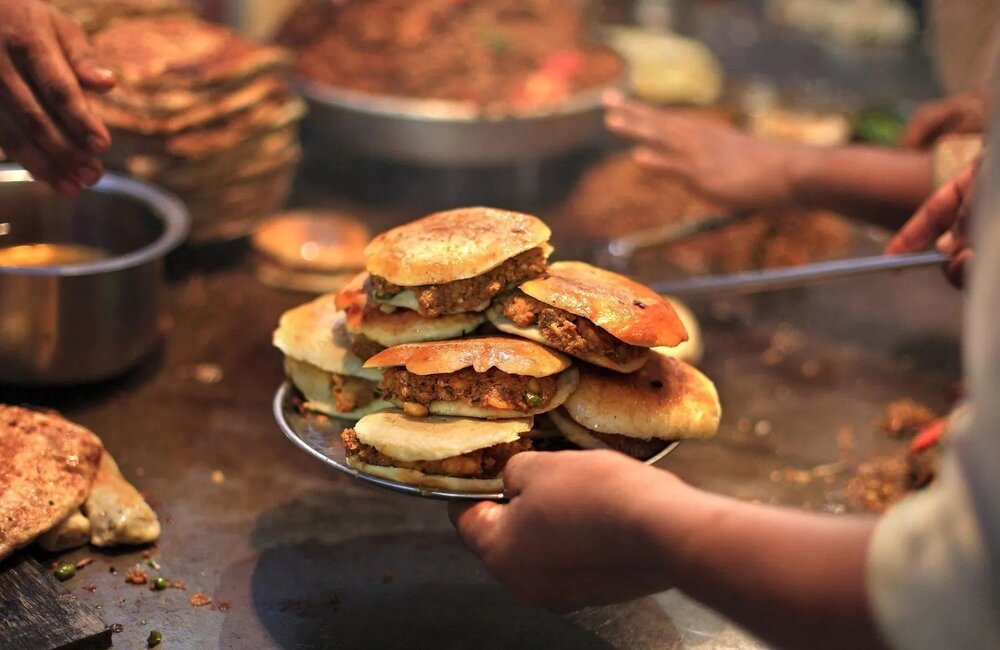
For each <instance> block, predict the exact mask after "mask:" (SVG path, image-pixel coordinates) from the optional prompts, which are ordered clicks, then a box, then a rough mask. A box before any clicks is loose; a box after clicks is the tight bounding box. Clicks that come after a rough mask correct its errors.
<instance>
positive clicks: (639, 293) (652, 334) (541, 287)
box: [520, 262, 687, 347]
mask: <svg viewBox="0 0 1000 650" xmlns="http://www.w3.org/2000/svg"><path fill="white" fill-rule="evenodd" d="M520 289H521V291H523V292H524V293H525V294H527V295H529V296H531V297H532V298H535V299H536V300H539V301H541V302H544V303H545V304H548V305H552V306H553V307H557V308H559V309H562V310H564V311H568V312H569V313H571V314H575V315H577V316H582V317H583V318H586V319H587V320H589V321H591V322H592V323H594V324H595V325H597V326H598V327H600V328H601V329H603V330H606V331H607V332H608V333H610V334H611V335H612V336H614V337H615V338H617V339H619V340H621V341H624V342H625V343H628V344H629V345H635V346H640V347H653V346H659V345H666V346H670V347H673V346H676V345H678V344H680V343H682V342H683V341H685V340H687V333H686V332H685V331H684V325H683V324H682V323H681V321H680V319H679V318H678V317H677V314H676V313H675V312H674V309H673V307H671V306H670V303H669V302H667V300H666V299H665V298H663V297H662V296H660V295H659V294H657V293H656V292H654V291H653V290H652V289H650V288H649V287H647V286H645V285H642V284H639V283H638V282H635V281H633V280H630V279H628V278H626V277H625V276H623V275H618V274H617V273H612V272H611V271H605V270H604V269H599V268H597V267H595V266H591V265H589V264H585V263H583V262H556V263H554V264H552V265H551V266H549V271H548V274H547V275H545V276H543V277H541V278H535V279H533V280H528V281H527V282H525V283H523V284H521V286H520Z"/></svg>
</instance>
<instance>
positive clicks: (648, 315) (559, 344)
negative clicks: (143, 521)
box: [273, 207, 721, 493]
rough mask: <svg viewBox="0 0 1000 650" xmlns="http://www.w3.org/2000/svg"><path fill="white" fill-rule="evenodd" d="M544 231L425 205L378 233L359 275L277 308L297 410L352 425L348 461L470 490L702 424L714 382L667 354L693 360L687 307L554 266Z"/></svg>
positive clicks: (573, 266)
mask: <svg viewBox="0 0 1000 650" xmlns="http://www.w3.org/2000/svg"><path fill="white" fill-rule="evenodd" d="M550 234H551V233H550V230H549V228H548V226H546V225H545V224H544V223H543V222H542V221H541V220H540V219H538V218H537V217H534V216H532V215H528V214H522V213H518V212H511V211H509V210H499V209H495V208H484V207H471V208H460V209H456V210H449V211H445V212H438V213H435V214H432V215H429V216H427V217H424V218H423V219H419V220H417V221H414V222H411V223H408V224H405V225H402V226H399V227H398V228H394V229H392V230H390V231H388V232H385V233H382V234H381V235H379V236H377V237H375V239H373V240H372V241H371V243H369V244H368V246H367V247H366V248H365V255H366V256H367V260H366V264H365V266H366V272H364V273H361V274H359V275H358V276H357V277H355V278H354V279H353V280H352V281H351V282H349V283H348V284H347V286H345V287H344V289H342V290H341V291H340V292H339V293H338V294H336V296H334V295H326V296H322V297H320V298H318V299H316V300H314V301H312V302H310V303H308V304H306V305H303V306H300V307H297V308H295V309H293V310H291V311H289V312H287V313H285V314H284V315H283V316H282V317H281V320H280V322H279V325H278V329H277V330H276V331H275V333H274V338H273V342H274V344H275V346H276V347H277V348H279V349H280V350H281V351H282V352H283V353H284V355H285V371H286V374H287V375H288V378H289V380H290V381H291V382H292V383H293V384H294V385H295V386H296V388H298V390H299V392H300V394H301V396H302V398H303V402H302V406H303V408H304V409H306V410H309V411H315V412H319V413H322V414H324V415H326V416H331V417H336V418H340V419H344V420H353V421H356V424H354V425H353V426H351V427H348V428H345V429H344V430H343V432H342V434H341V441H342V443H343V447H344V450H345V452H346V462H347V464H348V465H350V466H351V467H353V468H354V469H355V470H357V471H358V472H361V473H365V474H369V475H373V476H378V477H382V478H387V479H391V480H394V481H397V482H401V483H408V484H411V485H416V486H421V487H425V488H439V489H445V490H456V491H465V492H479V493H483V492H492V491H497V490H502V489H503V477H502V475H503V468H504V465H505V464H506V462H507V461H508V460H509V459H510V458H511V457H512V456H513V455H515V454H517V453H521V452H523V451H527V450H530V449H539V448H545V445H548V444H550V443H552V444H571V445H575V446H577V447H580V448H585V449H588V448H610V449H615V450H618V451H621V452H622V453H625V454H628V455H631V456H634V457H636V458H641V459H649V458H652V457H653V456H655V455H656V454H658V453H659V452H660V451H662V450H663V449H664V448H666V447H667V446H668V445H669V444H670V442H671V441H673V440H678V439H680V438H708V437H711V436H712V435H714V434H715V432H716V429H717V428H718V426H719V418H720V414H721V409H720V406H719V400H718V394H717V392H716V389H715V386H714V385H713V384H712V382H711V380H710V379H708V378H707V377H706V376H705V375H703V374H702V373H701V372H699V371H698V370H697V369H695V368H694V367H692V366H690V365H688V363H686V362H685V361H682V360H680V358H679V357H682V358H686V359H691V358H693V357H695V356H697V354H698V353H697V350H696V347H697V345H699V344H698V343H697V342H696V341H693V339H692V334H693V328H692V329H691V330H689V328H688V326H687V325H686V324H685V321H688V322H693V319H692V318H691V317H690V315H689V314H687V313H686V312H682V314H683V316H682V315H679V314H678V313H677V312H676V311H675V309H674V307H673V306H672V305H671V303H670V302H669V301H668V300H667V299H665V298H663V297H662V296H660V295H658V294H656V293H655V292H653V291H652V290H651V289H649V288H648V287H646V286H643V285H641V284H639V283H637V282H634V281H632V280H630V279H629V278H626V277H623V276H621V275H617V274H615V273H611V272H609V271H605V270H603V269H599V268H596V267H593V266H590V265H589V264H585V263H583V262H555V263H551V264H550V263H549V262H548V257H549V255H550V254H551V253H552V246H550V245H549V243H548V240H549V236H550ZM685 346H686V347H685ZM541 421H547V422H549V426H548V427H545V426H544V425H542V427H541V428H540V427H539V422H541ZM541 439H544V440H545V442H544V443H541V442H539V441H540V440H541ZM536 442H539V446H536Z"/></svg>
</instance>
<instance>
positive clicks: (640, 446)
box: [590, 431, 668, 460]
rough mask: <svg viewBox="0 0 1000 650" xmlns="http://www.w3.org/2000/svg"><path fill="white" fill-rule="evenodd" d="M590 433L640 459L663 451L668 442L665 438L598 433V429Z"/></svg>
mask: <svg viewBox="0 0 1000 650" xmlns="http://www.w3.org/2000/svg"><path fill="white" fill-rule="evenodd" d="M590 435H592V436H594V437H595V438H597V439H598V440H600V441H601V442H603V443H604V444H606V445H607V446H608V447H610V448H611V449H614V450H615V451H620V452H621V453H623V454H625V455H626V456H631V457H632V458H638V459H639V460H646V459H647V458H652V457H653V456H655V455H656V454H658V453H660V452H661V451H663V448H664V447H666V446H667V444H668V443H666V442H664V441H663V440H655V439H654V440H643V439H642V438H630V437H629V436H620V435H618V434H615V433H597V432H596V431H591V432H590Z"/></svg>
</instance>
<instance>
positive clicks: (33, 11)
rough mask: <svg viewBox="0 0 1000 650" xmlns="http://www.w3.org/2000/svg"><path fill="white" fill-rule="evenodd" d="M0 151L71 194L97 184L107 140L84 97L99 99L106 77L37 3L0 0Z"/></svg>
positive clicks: (58, 17) (52, 12)
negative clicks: (90, 95) (96, 94)
mask: <svg viewBox="0 0 1000 650" xmlns="http://www.w3.org/2000/svg"><path fill="white" fill-rule="evenodd" d="M0 16H2V17H3V18H2V19H0V149H2V150H3V151H4V152H5V154H6V155H7V156H8V157H9V158H11V159H12V160H15V161H17V162H18V163H20V164H21V165H23V166H24V167H25V168H26V169H27V170H28V171H29V172H31V174H32V175H33V176H34V177H35V178H37V179H39V180H42V181H45V182H48V183H50V184H52V185H53V186H54V187H55V188H56V189H57V190H59V191H60V192H63V193H66V194H73V193H76V192H77V191H79V190H80V188H81V187H82V186H83V185H93V184H94V183H96V182H97V181H98V180H99V179H100V177H101V174H103V172H104V167H103V165H102V164H101V161H100V159H99V155H100V154H101V153H103V152H104V151H106V150H107V148H108V146H109V145H110V143H111V136H110V134H109V133H108V130H107V128H106V127H105V126H104V124H102V123H101V121H100V120H98V119H97V118H96V117H95V116H94V115H93V113H91V111H90V108H89V107H88V105H87V99H86V97H85V95H84V89H87V90H93V91H97V92H106V91H108V90H110V89H111V88H112V87H113V86H114V83H115V82H114V76H113V75H112V73H111V71H110V70H108V69H106V68H104V67H101V66H100V65H98V64H97V62H96V61H94V59H93V58H92V57H91V54H90V46H89V44H88V43H87V38H86V36H85V35H84V33H83V32H82V31H81V30H80V28H79V26H78V25H77V24H76V23H75V22H73V20H72V19H71V18H70V17H69V16H67V15H66V14H64V13H62V12H61V11H59V10H58V9H56V8H55V7H53V6H51V5H50V4H48V3H47V2H43V1H42V0H0Z"/></svg>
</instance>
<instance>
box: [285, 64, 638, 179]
mask: <svg viewBox="0 0 1000 650" xmlns="http://www.w3.org/2000/svg"><path fill="white" fill-rule="evenodd" d="M626 79H627V76H626V74H625V73H623V74H622V76H621V77H619V79H618V80H616V81H615V82H613V83H610V84H607V85H605V86H600V87H597V88H592V89H588V90H586V91H584V92H580V93H577V94H576V95H574V96H573V97H571V98H570V99H569V100H567V101H566V102H565V103H563V104H562V105H560V106H559V107H558V108H554V109H547V110H541V111H535V112H529V113H514V114H504V115H493V114H489V113H484V112H483V111H481V110H480V109H479V108H477V107H476V106H474V105H470V104H466V103H462V102H455V101H446V100H433V99H413V98H407V97H390V96H384V95H370V94H367V93H361V92H357V91H352V90H347V89H344V88H339V87H335V86H329V85H326V84H322V83H318V82H314V81H310V80H308V79H304V78H301V77H300V78H299V80H298V84H297V85H298V87H299V90H300V91H301V93H302V94H303V96H304V97H305V98H306V101H307V102H308V104H309V114H308V115H307V116H306V117H305V119H304V121H303V124H302V133H303V138H302V139H303V142H304V143H305V146H306V147H309V148H313V147H315V149H314V152H315V153H317V154H321V153H322V151H324V150H330V151H342V150H344V149H348V150H351V151H353V152H354V153H357V154H361V155H363V156H367V157H370V158H375V159H378V160H389V161H393V162H400V163H410V164H417V165H427V166H436V167H491V166H500V165H511V164H516V163H519V162H524V161H530V160H539V159H544V158H548V157H552V156H555V155H558V154H562V153H566V152H569V151H573V150H575V149H578V148H580V147H581V146H583V145H585V144H587V143H588V142H590V141H592V140H593V139H594V138H595V137H597V136H598V135H599V134H600V133H601V132H602V128H603V127H602V120H603V109H602V106H601V95H602V94H603V93H604V92H605V91H606V90H608V89H610V88H617V87H622V86H623V85H624V84H625V82H626Z"/></svg>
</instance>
